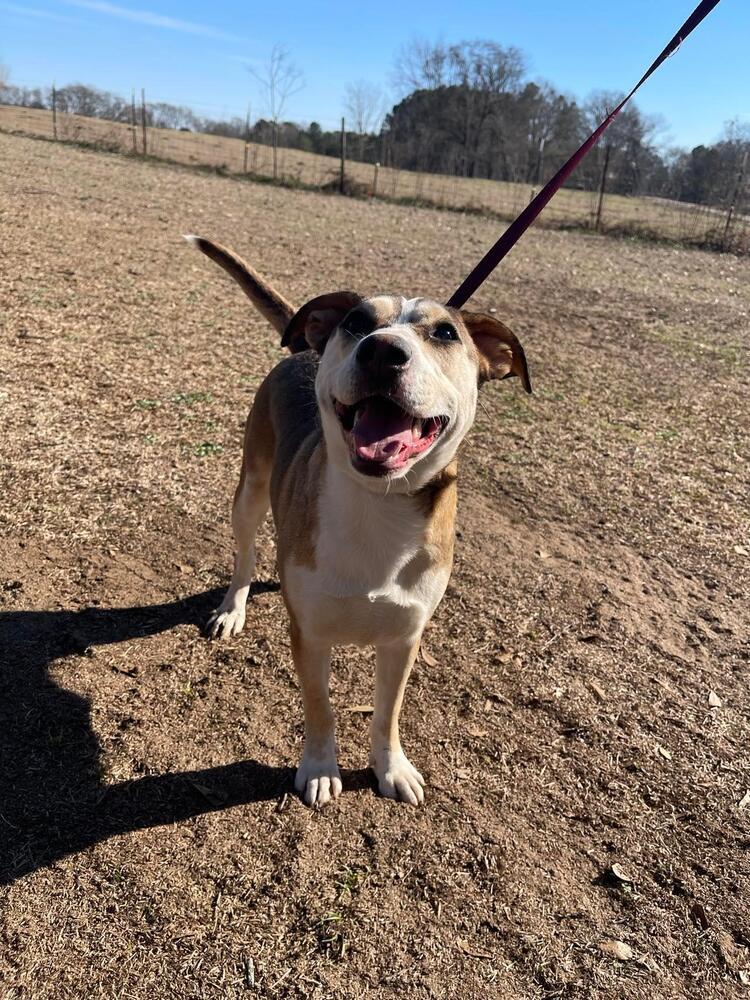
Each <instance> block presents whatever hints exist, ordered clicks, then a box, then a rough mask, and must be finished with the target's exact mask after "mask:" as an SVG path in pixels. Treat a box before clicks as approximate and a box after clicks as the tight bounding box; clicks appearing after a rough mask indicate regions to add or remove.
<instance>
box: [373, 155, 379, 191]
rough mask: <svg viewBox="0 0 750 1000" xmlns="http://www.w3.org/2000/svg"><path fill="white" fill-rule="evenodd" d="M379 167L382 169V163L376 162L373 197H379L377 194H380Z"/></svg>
mask: <svg viewBox="0 0 750 1000" xmlns="http://www.w3.org/2000/svg"><path fill="white" fill-rule="evenodd" d="M379 169H380V164H379V163H376V164H375V172H374V173H373V177H372V196H373V198H377V196H378V170H379Z"/></svg>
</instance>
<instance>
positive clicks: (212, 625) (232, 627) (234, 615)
mask: <svg viewBox="0 0 750 1000" xmlns="http://www.w3.org/2000/svg"><path fill="white" fill-rule="evenodd" d="M244 627H245V609H244V608H235V607H232V608H229V609H228V610H224V609H223V608H218V609H217V610H216V611H214V613H213V614H212V615H211V617H210V618H209V619H208V622H207V623H206V632H207V633H208V635H209V636H210V637H211V638H212V639H229V637H230V636H233V635H239V634H240V632H241V631H242V630H243V628H244Z"/></svg>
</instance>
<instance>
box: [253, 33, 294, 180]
mask: <svg viewBox="0 0 750 1000" xmlns="http://www.w3.org/2000/svg"><path fill="white" fill-rule="evenodd" d="M248 69H249V71H250V75H251V76H253V77H254V78H255V79H256V80H257V81H258V83H259V84H260V87H261V93H262V94H263V99H264V101H265V104H266V108H267V110H268V114H269V117H270V119H271V121H272V122H273V176H274V180H275V179H276V177H277V175H278V169H277V157H276V150H277V146H278V132H279V119H280V118H281V117H282V115H283V114H284V111H285V109H286V105H287V101H288V100H289V98H290V97H293V96H294V94H297V93H299V91H300V90H302V88H303V86H304V78H303V76H302V73H301V71H300V70H299V69H298V68H297V66H295V64H294V63H293V62H292V61H291V59H290V58H289V52H288V51H287V50H286V49H285V48H284V46H283V45H279V44H278V42H277V43H276V45H274V47H273V48H272V49H271V55H270V57H269V59H268V62H267V63H266V64H265V65H264V66H262V67H261V68H260V69H257V70H256V69H253V67H252V66H249V67H248Z"/></svg>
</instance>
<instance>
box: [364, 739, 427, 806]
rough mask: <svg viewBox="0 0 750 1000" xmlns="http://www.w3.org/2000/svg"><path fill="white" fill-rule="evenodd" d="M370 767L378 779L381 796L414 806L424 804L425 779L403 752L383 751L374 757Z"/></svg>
mask: <svg viewBox="0 0 750 1000" xmlns="http://www.w3.org/2000/svg"><path fill="white" fill-rule="evenodd" d="M370 767H371V768H372V769H373V771H374V772H375V776H376V778H377V779H378V788H379V789H380V794H381V795H385V797H386V798H388V799H400V800H401V801H402V802H408V803H409V804H410V805H412V806H419V805H421V804H422V803H423V802H424V778H423V777H422V775H421V774H420V773H419V771H418V770H417V769H416V767H414V765H413V764H412V763H411V762H410V761H409V760H408V758H407V757H406V755H405V754H404V753H403V751H401V750H399V751H396V752H393V751H390V750H383V751H382V752H380V753H378V754H376V755H374V756H373V757H372V759H371V760H370Z"/></svg>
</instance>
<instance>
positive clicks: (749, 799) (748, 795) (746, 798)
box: [737, 789, 750, 809]
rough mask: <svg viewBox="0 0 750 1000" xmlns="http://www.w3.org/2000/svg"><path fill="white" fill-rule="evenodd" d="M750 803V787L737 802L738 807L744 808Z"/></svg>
mask: <svg viewBox="0 0 750 1000" xmlns="http://www.w3.org/2000/svg"><path fill="white" fill-rule="evenodd" d="M749 805H750V789H748V790H747V791H746V792H745V794H744V795H743V796H742V798H741V799H740V801H739V802H738V803H737V808H738V809H744V808H745V807H746V806H749Z"/></svg>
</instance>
